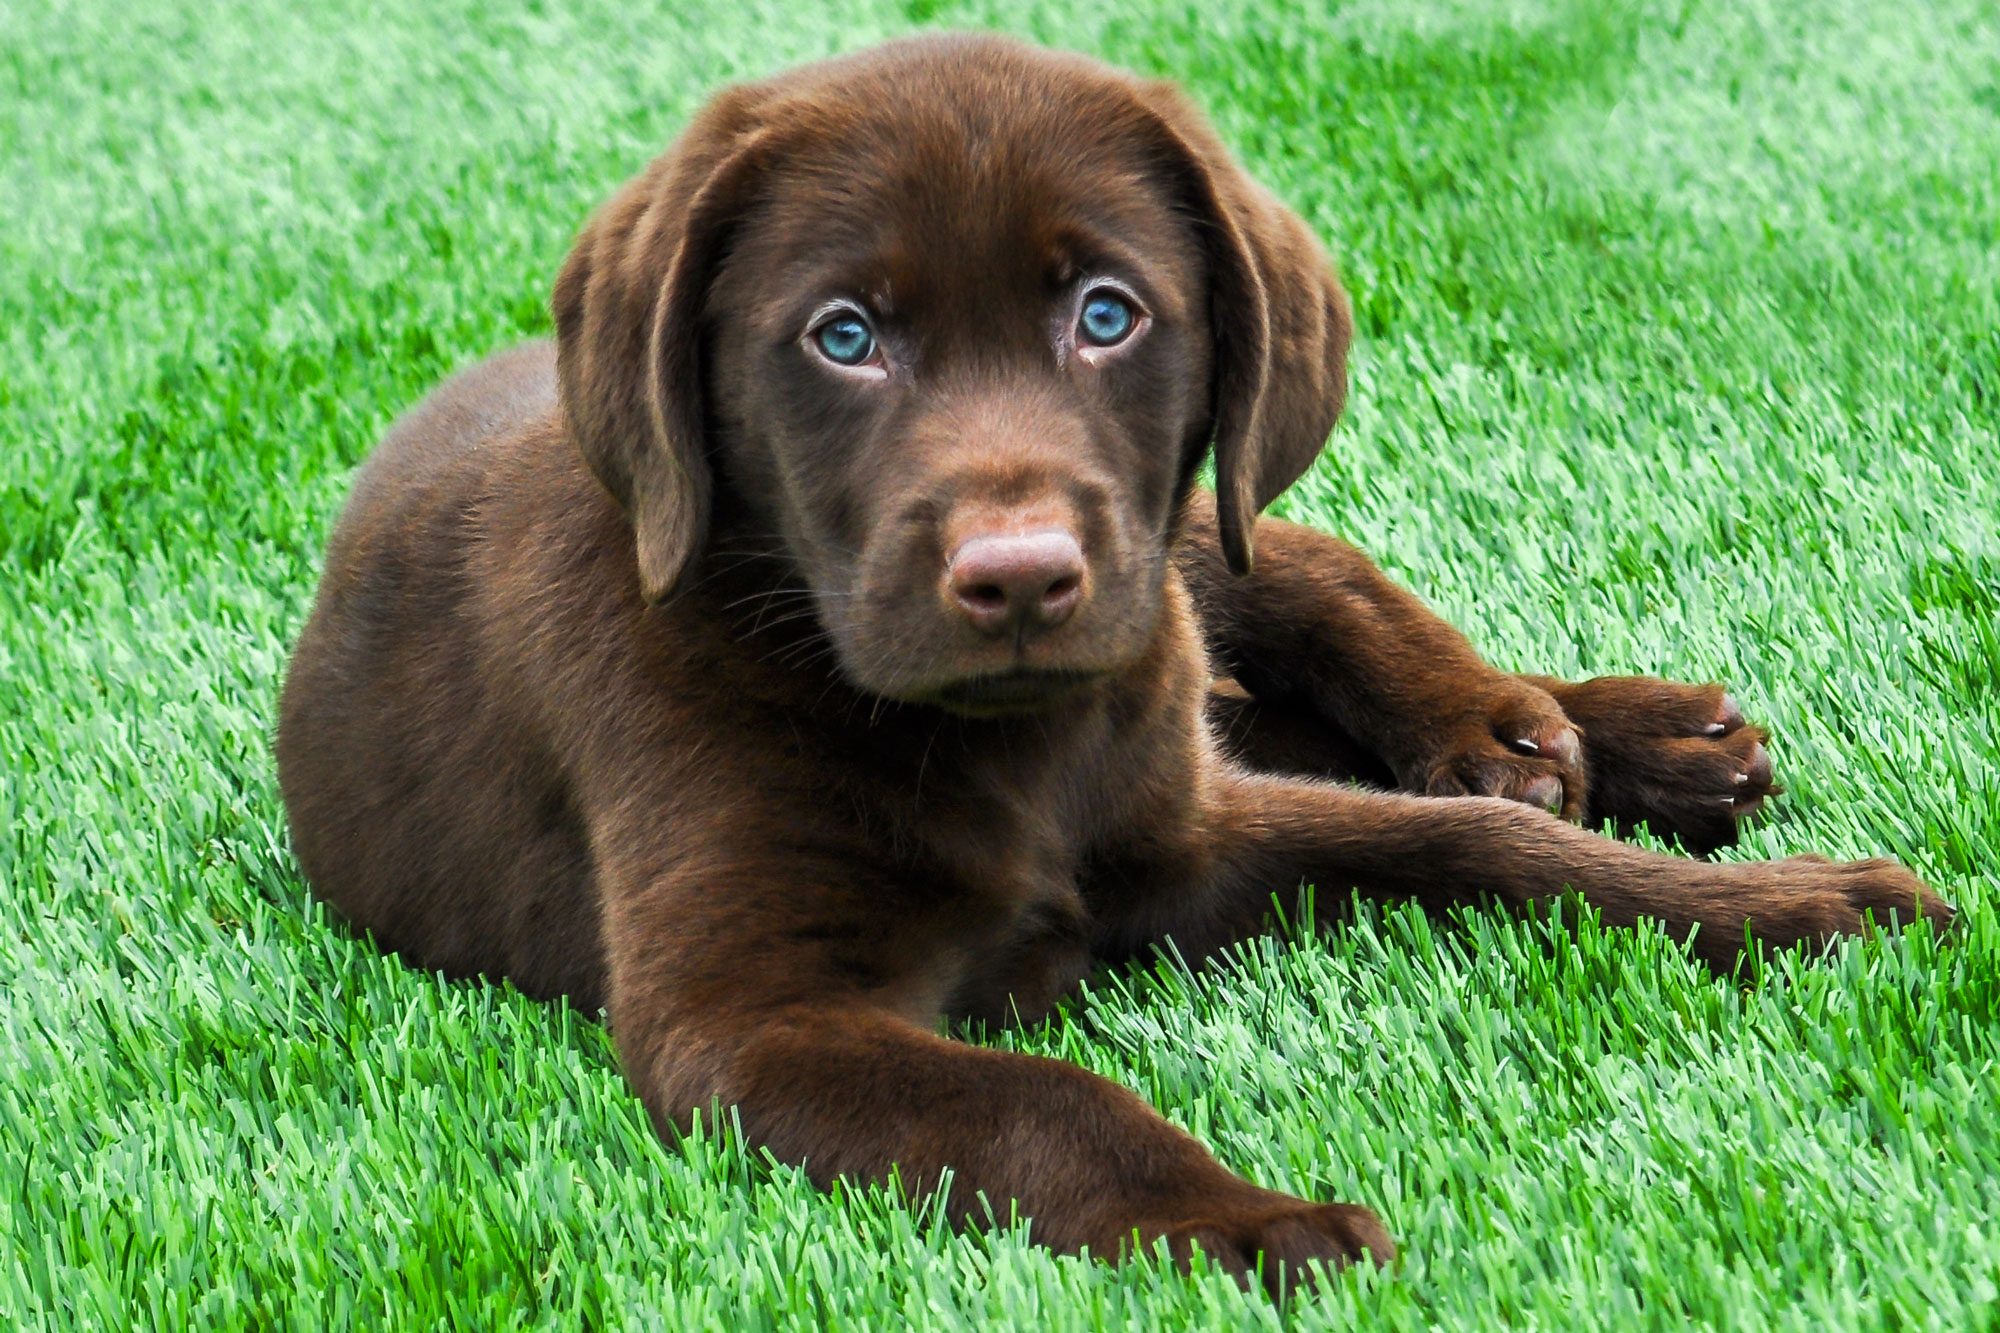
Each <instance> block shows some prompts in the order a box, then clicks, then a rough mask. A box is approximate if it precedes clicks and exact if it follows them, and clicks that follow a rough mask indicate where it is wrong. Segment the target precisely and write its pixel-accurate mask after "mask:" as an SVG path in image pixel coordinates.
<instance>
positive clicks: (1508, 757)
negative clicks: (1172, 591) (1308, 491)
mask: <svg viewBox="0 0 2000 1333" xmlns="http://www.w3.org/2000/svg"><path fill="white" fill-rule="evenodd" d="M1255 552H1256V564H1255V568H1254V569H1253V570H1252V572H1251V573H1249V574H1247V575H1244V576H1241V577H1238V576H1237V575H1235V574H1233V573H1231V572H1230V570H1229V569H1228V567H1227V566H1226V565H1225V564H1224V563H1223V560H1222V548H1221V541H1220V538H1219V536H1218V535H1217V532H1216V518H1215V500H1214V497H1213V496H1211V495H1209V494H1208V493H1207V492H1205V491H1197V492H1196V493H1195V495H1194V496H1193V498H1192V499H1191V501H1190V502H1189V505H1188V508H1187V511H1186V516H1185V522H1184V524H1183V527H1182V530H1181V534H1180V538H1179V540H1178V541H1177V542H1176V544H1175V547H1174V563H1175V567H1176V568H1177V569H1178V570H1179V572H1180V574H1181V577H1182V578H1183V579H1184V580H1186V582H1187V585H1188V591H1189V592H1190V594H1192V596H1193V598H1194V602H1195V607H1196V612H1197V615H1198V616H1199V618H1200V621H1201V626H1202V635H1203V638H1204V639H1205V641H1206V642H1207V645H1208V649H1209V653H1210V656H1211V657H1212V658H1213V660H1214V661H1215V663H1216V665H1217V667H1218V668H1219V669H1221V670H1223V671H1226V672H1227V673H1229V674H1230V675H1231V676H1233V677H1234V678H1235V679H1236V680H1237V681H1238V682H1239V683H1240V684H1241V685H1242V686H1243V687H1244V688H1245V689H1246V690H1247V691H1248V692H1249V693H1250V694H1251V695H1252V696H1254V698H1255V701H1256V705H1257V706H1258V707H1259V708H1260V709H1262V710H1264V711H1265V712H1266V713H1270V712H1272V711H1276V712H1277V713H1279V714H1280V716H1279V717H1278V718H1277V719H1274V721H1275V725H1274V726H1270V727H1266V728H1263V729H1261V730H1263V731H1270V732H1272V733H1273V734H1272V735H1270V736H1268V737H1260V729H1259V728H1257V727H1255V726H1254V725H1252V724H1248V723H1246V724H1244V725H1239V726H1235V727H1225V728H1223V729H1222V730H1224V731H1225V734H1226V736H1227V738H1228V739H1230V740H1232V741H1236V742H1238V743H1239V744H1241V745H1243V746H1244V752H1245V758H1246V759H1248V760H1249V761H1250V762H1252V763H1259V762H1260V760H1262V759H1264V757H1265V756H1264V754H1263V753H1262V751H1264V750H1270V751H1272V755H1271V757H1272V759H1273V760H1274V761H1275V762H1274V766H1276V767H1280V768H1283V769H1294V770H1296V769H1300V768H1303V767H1304V765H1301V764H1299V763H1297V762H1296V761H1295V760H1294V758H1293V755H1294V754H1295V753H1296V752H1297V750H1298V748H1299V747H1298V742H1297V739H1296V736H1297V733H1298V732H1299V731H1300V730H1301V728H1300V727H1299V725H1298V724H1297V723H1296V722H1295V721H1293V720H1292V718H1290V717H1286V716H1283V715H1284V714H1286V713H1292V714H1296V713H1299V712H1305V713H1308V714H1316V715H1317V716H1318V717H1320V718H1323V719H1324V720H1325V721H1326V722H1327V723H1330V724H1332V726H1333V727H1335V728H1337V729H1338V731H1339V732H1340V733H1343V734H1344V735H1345V736H1347V737H1351V738H1352V740H1353V741H1355V742H1358V743H1359V744H1360V746H1361V747H1363V748H1364V749H1365V750H1366V751H1367V752H1369V753H1371V754H1372V755H1374V756H1375V757H1376V758H1377V759H1379V761H1380V763H1381V764H1382V765H1383V766H1385V767H1386V768H1387V769H1388V771H1389V774H1390V775H1391V776H1392V777H1393V779H1394V783H1395V785H1396V786H1399V787H1401V788H1403V789H1404V790H1406V791H1416V792H1426V793H1429V794H1431V795H1440V796H1443V795H1451V796H1460V795H1485V796H1504V797H1508V798H1510V799H1513V800H1517V801H1524V802H1526V803H1528V804H1531V805H1536V806H1540V807H1543V808H1545V809H1552V810H1558V811H1560V812H1561V813H1563V814H1564V815H1565V816H1567V817H1569V818H1572V819H1575V818H1580V817H1582V815H1583V814H1584V812H1585V810H1586V802H1587V800H1588V778H1587V774H1586V767H1585V764H1584V762H1583V752H1582V744H1581V740H1580V738H1579V737H1578V735H1577V731H1576V728H1575V727H1573V726H1572V725H1571V723H1570V719H1569V718H1568V717H1567V716H1566V715H1565V714H1564V712H1563V710H1562V707H1561V705H1559V704H1558V703H1557V702H1556V700H1555V699H1554V698H1552V697H1551V696H1550V695H1549V692H1548V691H1547V690H1545V689H1543V688H1541V686H1540V685H1538V684H1535V683H1531V682H1528V681H1525V680H1522V679H1520V678H1519V677H1516V676H1512V675H1509V674H1507V673H1506V672H1504V671H1501V670H1499V669H1498V668H1496V667H1493V666H1491V665H1489V664H1488V663H1487V662H1485V661H1484V660H1483V659H1482V658H1481V657H1480V656H1479V654H1478V653H1477V652H1475V651H1474V650H1473V647H1472V645H1471V644H1470V643H1468V642H1467V641H1466V638H1465V636H1464V635H1463V634H1460V633H1459V632H1458V631H1457V630H1456V629H1454V628H1452V627H1451V626H1450V625H1449V624H1447V623H1445V621H1443V620H1442V619H1440V618H1439V617H1438V616H1437V615H1436V614H1435V613H1434V612H1432V611H1431V610H1430V608H1428V607H1426V606H1425V605H1424V604H1423V603H1422V602H1421V601H1420V600H1418V599H1417V597H1416V596H1415V595H1414V594H1412V593H1410V592H1408V591H1407V590H1405V589H1403V588H1401V587H1399V586H1397V585H1396V584H1395V583H1394V582H1393V581H1391V580H1390V579H1389V578H1388V576H1387V575H1385V574H1383V573H1382V571H1381V570H1379V569H1377V568H1376V567H1375V565H1374V563H1373V562H1372V561H1370V560H1369V559H1368V557H1367V556H1365V555H1363V554H1362V553H1361V552H1360V551H1358V550H1356V549H1355V548H1354V547H1352V546H1349V545H1348V544H1347V543H1345V542H1343V541H1340V540H1339V539H1337V538H1335V537H1330V536H1328V535H1327V534H1325V533H1323V532H1317V531H1315V530H1313V529H1311V528H1307V527H1302V526H1300V525H1299V524H1296V523H1285V522H1282V521H1280V520H1277V519H1269V518H1264V519H1259V520H1258V521H1257V525H1256V528H1255ZM1223 707H1225V708H1226V707H1228V706H1227V705H1223ZM1232 720H1233V719H1232ZM1324 748H1326V749H1327V750H1328V753H1329V755H1330V756H1332V757H1338V756H1340V755H1341V754H1342V753H1343V751H1342V747H1341V746H1340V745H1339V744H1338V743H1337V742H1336V743H1335V744H1332V745H1328V746H1326V747H1324ZM1330 767H1337V768H1339V769H1341V770H1343V771H1345V772H1346V773H1347V774H1348V775H1351V776H1359V777H1366V776H1369V775H1368V774H1367V773H1365V772H1354V771H1353V768H1354V766H1353V765H1351V764H1345V763H1339V764H1336V765H1331V766H1330Z"/></svg>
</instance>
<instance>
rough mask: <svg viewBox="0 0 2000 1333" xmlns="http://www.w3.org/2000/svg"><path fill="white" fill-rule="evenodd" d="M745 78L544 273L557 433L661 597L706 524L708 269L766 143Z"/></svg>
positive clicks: (699, 543)
mask: <svg viewBox="0 0 2000 1333" xmlns="http://www.w3.org/2000/svg"><path fill="white" fill-rule="evenodd" d="M760 100H761V99H760V98H759V96H758V94H757V92H756V90H754V89H751V88H736V89H731V90H729V91H728V92H725V93H724V94H723V95H722V96H721V97H719V98H717V99H716V100H715V101H713V102H711V103H710V104H709V105H708V107H707V108H706V109H705V110H703V111H702V112H701V114H700V115H698V116H697V117H696V118H695V119H694V121H693V122H692V123H690V124H689V126H688V127H687V129H686V130H684V131H683V132H682V133H681V136H680V138H679V139H677V140H676V141H675V142H674V145H673V146H672V147H671V148H669V149H668V150H667V151H666V152H665V153H663V154H662V155H661V156H660V157H658V158H657V159H655V160H654V162H653V163H652V165H651V166H649V167H648V168H647V169H646V171H645V172H644V173H643V174H642V175H640V176H639V177H638V178H637V179H636V180H634V181H632V182H631V183H630V184H628V185H626V186H625V187H624V188H623V189H622V190H620V191H619V192H618V193H617V194H616V195H614V196H613V197H612V199H611V201H610V202H609V203H607V204H605V205H604V206H603V208H601V209H600V210H599V211H598V212H597V214H596V216H595V217H593V218H592V219H591V220H590V223H589V224H588V225H587V226H586V227H585V228H584V230H583V233H582V235H581V236H579V237H578V238H577V242H576V246H575V248H574V249H573V250H571V251H570V256H569V259H568V261H567V262H566V263H565V264H564V265H563V269H562V275H561V276H560V277H559V278H558V279H557V280H556V290H555V302H554V305H555V320H556V376H557V382H558V386H559V392H560V395H561V399H562V409H563V414H564V417H565V419H566V420H567V422H568V425H569V432H570V437H571V439H572V440H574V441H575V443H576V446H577V448H578V449H579V450H580V451H581V452H582V454H583V459H584V462H585V463H586V464H587V465H588V466H589V468H590V470H591V471H592V472H593V473H594V474H596V476H597V479H598V480H599V481H600V482H602V483H603V484H604V487H605V489H606V490H608V491H610V492H611V494H612V496H613V497H615V498H616V499H617V501H618V503H619V504H620V505H621V506H622V507H623V508H624V510H625V516H626V518H627V519H628V520H629V521H630V522H631V524H632V535H633V538H634V541H635V544H636V546H637V550H638V561H639V587H640V590H641V592H642V593H643V594H644V595H645V598H646V600H647V601H649V602H658V601H660V600H661V599H662V598H664V597H666V596H667V595H668V594H670V593H671V592H672V591H673V590H674V587H675V585H676V584H677V583H678V582H679V581H680V578H681V576H682V575H683V574H684V573H685V572H686V570H687V568H688V566H689V564H690V563H691V562H692V561H693V560H694V558H695V557H696V556H697V555H698V554H699V553H700V551H701V549H702V547H703V546H704V545H705V544H706V542H707V538H708V521H709V507H710V503H711V498H712V497H711V492H712V489H713V486H714V481H713V473H712V470H711V468H710V465H709V460H708V456H707V448H706V441H705V438H704V437H705V435H706V418H705V413H704V407H703V403H702V394H701V364H700V351H701V321H702V314H703V307H704V306H705V304H706V302H707V298H708V288H709V281H710V276H711V274H712V273H713V271H714V269H715V266H716V264H717V263H718V262H719V261H720V259H721V257H722V254H723V252H724V250H725V248H726V246H727V243H728V235H729V232H730V230H731V227H732V224H733V223H734V222H735V220H736V219H737V218H738V216H739V215H740V214H741V212H742V211H743V209H744V207H745V206H746V204H747V201H748V198H749V195H750V193H751V191H752V189H753V188H754V183H755V180H756V178H757V176H758V174H759V172H760V169H761V167H762V166H763V163H764V161H765V159H766V158H767V157H768V156H769V152H770V143H769V136H768V134H767V133H765V132H764V131H763V130H761V129H759V128H758V126H757V122H756V109H757V106H758V103H759V101H760Z"/></svg>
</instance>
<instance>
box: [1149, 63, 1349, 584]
mask: <svg viewBox="0 0 2000 1333" xmlns="http://www.w3.org/2000/svg"><path fill="white" fill-rule="evenodd" d="M1142 98H1143V100H1144V101H1145V103H1146V105H1147V106H1148V108H1149V109H1150V110H1151V112H1152V113H1153V114H1154V115H1155V116H1157V117H1158V119H1159V122H1160V125H1161V127H1162V129H1163V130H1164V131H1165V133H1166V135H1167V139H1168V143H1167V151H1168V155H1169V158H1170V169H1172V170H1174V171H1175V172H1177V173H1178V174H1180V175H1181V176H1182V178H1183V180H1182V187H1183V189H1184V190H1185V192H1186V196H1187V203H1188V206H1189V207H1191V208H1192V210H1193V212H1194V214H1195V216H1196V220H1197V225H1198V226H1199V228H1200V230H1201V234H1202V241H1203V244H1204V246H1205V247H1206V250H1207V254H1208V261H1209V318H1210V320H1211V322H1212V324H1213V326H1214V348H1215V368H1214V376H1215V381H1214V383H1215V388H1214V418H1213V422H1212V431H1213V436H1212V438H1213V440H1214V446H1215V492H1216V496H1215V499H1216V516H1217V520H1218V526H1219V528H1220V530H1221V537H1222V550H1223V555H1224V556H1225V558H1227V560H1228V561H1229V567H1230V568H1231V569H1232V570H1234V571H1236V572H1237V573H1238V574H1246V573H1248V572H1249V571H1250V565H1251V560H1252V555H1253V553H1252V550H1251V540H1250V535H1251V530H1252V529H1253V528H1254V527H1255V526H1256V523H1257V515H1258V513H1259V512H1260V511H1262V510H1263V508H1264V506H1266V505H1268V504H1270V503H1271V501H1273V500H1275V499H1276V498H1277V497H1278V496H1279V495H1280V494H1281V493H1282V492H1283V491H1284V490H1285V488H1286V487H1288V486H1290V485H1291V484H1292V483H1293V482H1295V481H1297V480H1298V479H1299V478H1300V477H1301V476H1303V475H1304V474H1305V471H1306V469H1307V468H1309V467H1311V466H1312V463H1313V460H1314V459H1315V458H1317V457H1319V452H1320V449H1321V448H1322V447H1323V446H1324V445H1325V444H1326V437H1327V435H1328V434H1329V433H1330V432H1331V431H1332V430H1333V423H1334V422H1335V420H1337V419H1338V418H1339V416H1340V410H1341V408H1342V406H1343V405H1345V403H1346V401H1347V347H1348V343H1349V342H1350V341H1351V340H1352V338H1353V333H1354V321H1353V316H1352V314H1351V313H1350V311H1349V308H1348V303H1347V293H1346V292H1345V291H1343V290H1342V289H1341V286H1340V283H1339V281H1338V280H1337V279H1336V278H1335V277H1334V273H1333V267H1332V265H1331V264H1330V263H1329V262H1328V260H1327V257H1326V253H1325V251H1324V250H1322V249H1321V248H1320V244H1319V241H1318V239H1317V238H1316V237H1314V236H1313V234H1312V231H1311V230H1310V229H1309V228H1308V227H1307V226H1306V224H1305V222H1304V221H1303V220H1301V219H1300V218H1299V217H1298V215H1297V214H1295V213H1293V212H1292V211H1291V210H1290V209H1288V208H1286V207H1285V206H1284V205H1283V204H1281V203H1279V202H1278V201H1277V200H1276V199H1275V198H1273V197H1272V196H1271V194H1270V193H1269V192H1268V191H1267V190H1265V189H1264V188H1263V187H1262V186H1261V185H1259V184H1257V183H1256V182H1255V181H1254V180H1252V179H1251V178H1250V177H1249V175H1248V174H1247V173H1245V172H1244V170H1243V169H1242V168H1241V167H1239V166H1237V165H1236V162H1235V160H1234V159H1233V158H1232V157H1231V156H1230V155H1229V150H1228V149H1227V148H1225V147H1223V145H1222V141H1221V140H1220V139H1218V138H1216V136H1215V132H1214V131H1213V130H1211V129H1210V128H1209V127H1208V123H1207V121H1206V120H1204V119H1203V118H1202V115H1201V113H1200V112H1199V111H1197V110H1195V108H1194V107H1193V105H1192V104H1191V103H1189V102H1188V100H1187V99H1186V98H1185V97H1184V96H1182V94H1181V92H1180V90H1179V89H1177V88H1175V87H1173V86H1172V85H1171V84H1162V83H1156V84H1148V85H1145V86H1144V90H1143V93H1142Z"/></svg>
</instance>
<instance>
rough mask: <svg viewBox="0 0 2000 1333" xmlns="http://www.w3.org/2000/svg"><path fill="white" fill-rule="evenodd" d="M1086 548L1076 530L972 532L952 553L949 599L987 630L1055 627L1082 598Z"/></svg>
mask: <svg viewBox="0 0 2000 1333" xmlns="http://www.w3.org/2000/svg"><path fill="white" fill-rule="evenodd" d="M1083 575H1084V567H1083V548H1082V547H1081V546H1080V545H1079V544H1078V543H1077V540H1076V537H1075V536H1074V535H1072V534H1071V533H1069V532H1067V531H1064V530H1061V529H1056V530H1053V531H1045V532H1028V533H1006V534H996V535H992V536H981V537H971V538H968V539H967V540H966V541H964V542H962V543H961V544H960V545H959V548H958V550H957V551H955V552H953V553H952V557H951V564H950V565H949V566H948V568H947V570H946V574H945V585H946V595H947V599H948V600H949V601H950V602H952V603H953V605H954V606H955V607H956V608H957V610H958V611H959V613H960V614H962V615H963V616H965V618H966V619H968V620H970V621H971V622H972V623H973V625H975V626H976V627H977V628H979V629H980V630H982V631H983V632H985V633H988V634H999V633H1004V632H1008V631H1012V630H1016V629H1051V628H1053V627H1055V626H1056V625H1059V624H1061V623H1062V622H1063V621H1065V620H1067V619H1068V618H1069V617H1070V615H1071V614H1072V613H1073V612H1074V611H1075V610H1076V607H1077V604H1078V603H1079V602H1080V601H1081V600H1082V598H1083Z"/></svg>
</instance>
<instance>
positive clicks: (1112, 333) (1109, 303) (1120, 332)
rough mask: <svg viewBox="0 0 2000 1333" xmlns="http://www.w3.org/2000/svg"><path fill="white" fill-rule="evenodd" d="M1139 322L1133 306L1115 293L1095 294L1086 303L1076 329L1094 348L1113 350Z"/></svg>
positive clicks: (1100, 292) (1096, 292)
mask: <svg viewBox="0 0 2000 1333" xmlns="http://www.w3.org/2000/svg"><path fill="white" fill-rule="evenodd" d="M1138 322H1139V316H1138V314H1137V313H1136V312H1134V311H1133V309H1132V304H1131V302H1129V301H1127V300H1126V299H1125V298H1124V297H1122V296H1119V295H1117V294H1116V293H1115V292H1108V291H1095V292H1092V293H1091V294H1090V295H1089V296H1086V297H1085V298H1084V299H1083V313H1082V314H1081V315H1079V316H1078V317H1077V321H1076V326H1077V329H1078V331H1080V332H1081V333H1082V334H1083V340H1084V341H1085V342H1087V343H1089V344H1091V345H1092V346H1093V347H1112V346H1115V345H1117V344H1118V343H1121V342H1124V341H1125V339H1127V338H1128V337H1130V336H1131V334H1132V327H1133V326H1134V325H1135V324H1137V323H1138Z"/></svg>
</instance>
